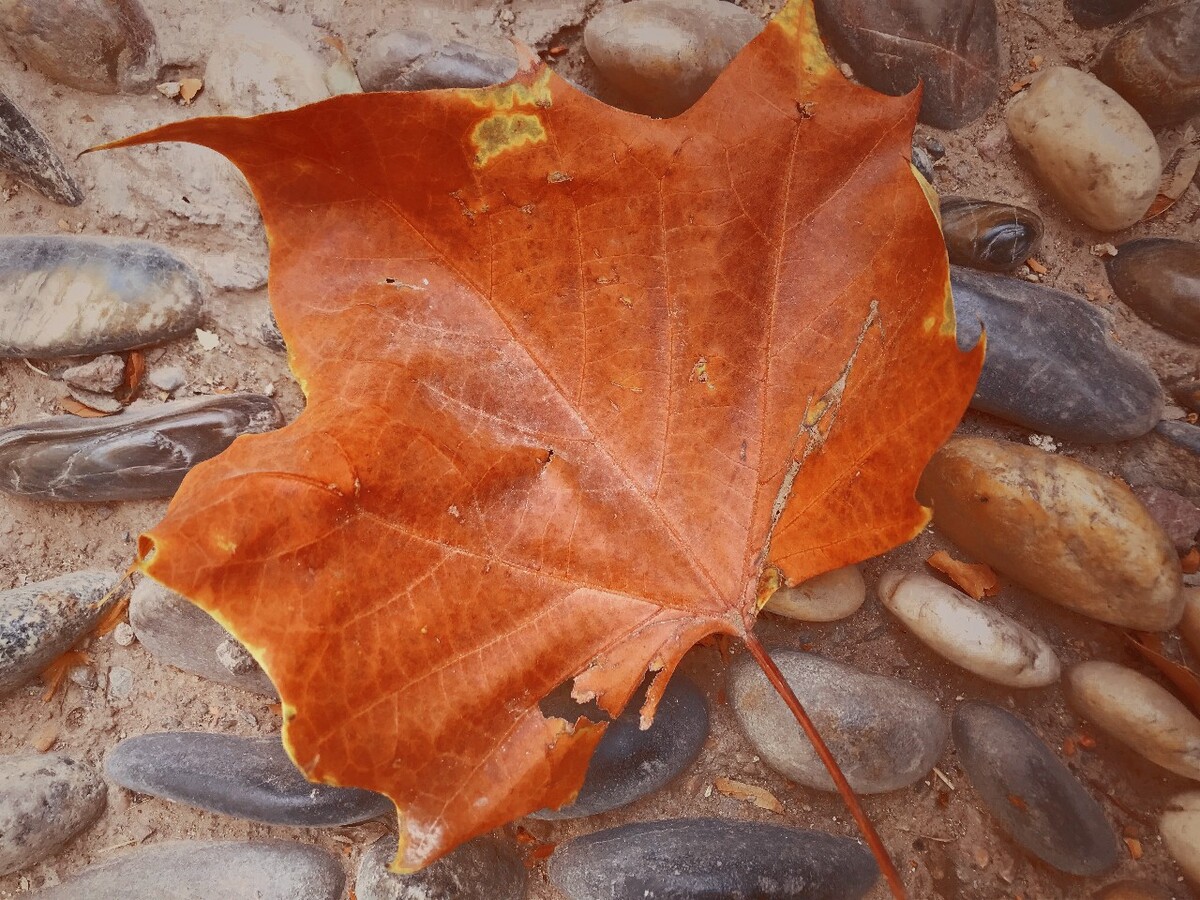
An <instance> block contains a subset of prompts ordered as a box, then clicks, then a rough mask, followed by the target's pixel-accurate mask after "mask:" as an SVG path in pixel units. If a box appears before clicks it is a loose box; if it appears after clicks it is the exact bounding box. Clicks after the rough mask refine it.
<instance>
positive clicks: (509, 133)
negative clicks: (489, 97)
mask: <svg viewBox="0 0 1200 900" xmlns="http://www.w3.org/2000/svg"><path fill="white" fill-rule="evenodd" d="M544 140H546V129H545V128H543V127H542V120H541V119H539V118H538V117H537V116H534V115H530V114H529V113H519V112H513V113H496V114H494V115H491V116H488V117H487V118H486V119H484V120H483V121H482V122H480V123H479V124H478V125H476V126H475V130H474V131H472V132H471V143H472V144H473V145H474V146H475V149H476V151H477V152H476V153H475V165H476V166H481V167H482V166H486V165H487V164H488V163H489V162H491V161H492V160H493V159H495V158H496V157H497V156H499V155H500V154H501V153H503V152H504V151H505V150H515V149H517V148H518V147H523V146H525V145H526V144H540V143H541V142H542V141H544Z"/></svg>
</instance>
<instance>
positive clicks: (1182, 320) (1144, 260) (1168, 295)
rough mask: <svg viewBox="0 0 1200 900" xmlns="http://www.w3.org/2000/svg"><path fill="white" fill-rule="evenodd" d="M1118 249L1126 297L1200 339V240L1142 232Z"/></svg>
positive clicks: (1115, 274) (1184, 336) (1120, 288)
mask: <svg viewBox="0 0 1200 900" xmlns="http://www.w3.org/2000/svg"><path fill="white" fill-rule="evenodd" d="M1196 8H1197V10H1198V11H1200V6H1197V7H1196ZM1196 46H1198V47H1200V42H1198V43H1197V45H1196ZM1196 55H1197V56H1198V57H1200V51H1198V52H1197V54H1196ZM1117 251H1118V252H1117V255H1116V256H1114V257H1111V258H1110V259H1106V260H1105V261H1104V268H1105V269H1106V270H1107V272H1108V280H1109V283H1110V284H1111V285H1112V287H1113V290H1114V291H1115V292H1116V295H1117V296H1118V297H1120V298H1121V302H1123V303H1124V304H1125V305H1126V306H1128V307H1129V308H1130V309H1132V310H1133V311H1134V312H1135V313H1137V314H1138V315H1139V316H1141V317H1142V318H1143V319H1145V320H1146V321H1147V322H1150V323H1151V324H1152V325H1156V326H1158V327H1159V328H1161V329H1162V330H1163V331H1166V332H1167V333H1168V334H1173V335H1175V337H1177V338H1180V339H1181V340H1185V341H1189V342H1191V343H1193V344H1200V243H1196V242H1195V241H1184V240H1178V239H1175V238H1139V239H1138V240H1135V241H1127V242H1126V243H1124V244H1121V246H1120V247H1118V248H1117Z"/></svg>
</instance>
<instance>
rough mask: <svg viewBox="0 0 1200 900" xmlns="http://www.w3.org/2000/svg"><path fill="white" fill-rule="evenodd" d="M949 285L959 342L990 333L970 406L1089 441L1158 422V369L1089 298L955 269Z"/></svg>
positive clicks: (1126, 435)
mask: <svg viewBox="0 0 1200 900" xmlns="http://www.w3.org/2000/svg"><path fill="white" fill-rule="evenodd" d="M950 282H951V286H952V289H953V292H954V311H955V315H956V317H957V319H958V343H959V346H960V347H963V348H964V349H966V348H968V347H972V346H974V345H975V343H976V342H977V341H978V340H979V335H980V328H981V326H982V327H983V328H986V329H987V359H986V361H985V362H984V364H983V374H982V375H981V376H980V379H979V384H978V386H977V387H976V389H975V398H974V399H973V400H972V401H971V406H972V408H974V409H978V410H982V411H983V412H987V413H991V414H992V415H995V416H999V417H1000V418H1002V419H1007V420H1009V421H1010V422H1016V423H1017V424H1018V425H1023V426H1024V427H1026V428H1029V429H1032V430H1034V431H1038V432H1047V433H1049V434H1052V435H1054V436H1055V437H1057V438H1061V439H1063V440H1068V441H1077V442H1079V443H1084V444H1101V443H1109V442H1114V441H1124V440H1129V439H1131V438H1135V437H1138V436H1140V435H1143V434H1145V433H1146V432H1148V431H1149V430H1150V429H1151V428H1153V427H1154V423H1155V422H1157V421H1158V420H1159V416H1160V415H1161V413H1162V409H1163V395H1162V388H1161V387H1160V386H1159V384H1158V379H1156V378H1155V376H1154V372H1153V371H1151V369H1150V367H1149V366H1147V365H1146V364H1145V363H1144V362H1142V361H1141V360H1140V359H1138V358H1137V357H1135V356H1133V355H1132V354H1131V353H1129V352H1128V351H1126V350H1124V349H1122V348H1121V347H1120V346H1118V345H1117V344H1116V343H1115V342H1114V341H1113V340H1112V338H1111V337H1110V336H1109V332H1110V326H1109V322H1108V319H1107V318H1105V316H1104V314H1103V313H1102V312H1101V311H1100V310H1098V309H1096V308H1095V307H1094V306H1092V305H1091V304H1089V303H1088V302H1087V301H1086V300H1083V299H1081V298H1079V297H1073V296H1071V295H1070V294H1064V293H1063V292H1061V291H1056V290H1053V289H1051V288H1047V287H1042V286H1040V285H1035V284H1031V283H1029V282H1027V281H1021V280H1018V279H1016V278H1005V277H1003V276H1000V275H985V274H982V273H979V272H972V271H971V270H969V269H962V268H958V267H953V268H952V269H951V278H950Z"/></svg>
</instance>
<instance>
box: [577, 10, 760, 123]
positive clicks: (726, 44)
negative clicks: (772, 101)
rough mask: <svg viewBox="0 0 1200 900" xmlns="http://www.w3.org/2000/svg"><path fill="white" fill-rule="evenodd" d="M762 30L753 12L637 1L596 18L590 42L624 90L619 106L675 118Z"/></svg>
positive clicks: (586, 35)
mask: <svg viewBox="0 0 1200 900" xmlns="http://www.w3.org/2000/svg"><path fill="white" fill-rule="evenodd" d="M762 30H763V23H762V20H760V19H759V18H758V17H757V16H755V15H754V14H753V13H751V12H749V11H747V10H744V9H742V8H740V7H738V6H736V5H735V4H733V3H723V2H721V0H633V2H631V3H624V4H619V5H616V6H610V7H608V8H607V9H605V10H603V11H602V12H600V13H598V14H597V15H595V16H593V17H592V19H591V20H590V21H589V22H588V23H587V25H586V26H585V27H584V30H583V43H584V46H585V47H586V48H587V52H588V56H590V57H591V58H592V61H593V62H594V63H595V64H596V67H597V68H598V69H599V70H600V73H601V74H602V75H603V76H604V77H605V79H606V80H607V81H608V82H609V83H611V84H612V85H613V86H614V87H616V88H617V89H619V90H620V91H621V96H620V97H619V98H616V99H617V101H618V102H617V104H616V105H618V106H622V107H624V108H626V109H629V110H632V111H634V112H640V113H645V114H646V115H652V116H674V115H678V114H679V113H681V112H683V111H684V110H685V109H687V108H688V107H689V106H691V105H692V104H693V103H695V102H696V101H697V100H699V99H700V97H701V95H702V94H703V93H704V92H705V91H707V90H708V89H709V87H711V86H712V83H713V82H714V81H716V79H717V76H718V75H720V74H721V72H722V71H724V69H725V67H726V66H727V65H729V63H730V61H731V60H732V59H733V58H734V57H735V56H737V54H738V51H740V50H741V49H742V47H744V46H745V45H746V44H748V43H749V42H750V41H751V40H753V39H754V38H755V37H757V36H758V34H759V32H761V31H762Z"/></svg>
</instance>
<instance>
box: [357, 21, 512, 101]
mask: <svg viewBox="0 0 1200 900" xmlns="http://www.w3.org/2000/svg"><path fill="white" fill-rule="evenodd" d="M516 71H517V60H516V57H515V56H514V55H513V54H511V53H509V54H499V53H489V52H487V51H485V50H481V49H479V48H477V47H472V46H470V45H468V44H463V43H460V42H458V41H445V42H443V41H438V40H435V39H434V38H433V37H431V36H430V35H428V34H426V33H425V32H423V31H416V30H411V29H410V30H404V31H388V32H384V33H382V34H377V35H375V36H374V37H373V38H371V39H370V40H369V41H367V43H366V45H365V46H364V47H363V51H362V55H361V56H360V58H359V60H358V79H359V81H360V82H362V86H363V89H364V90H367V91H424V90H429V89H431V88H477V87H487V86H488V85H491V84H499V83H500V82H502V81H507V80H508V79H509V78H511V77H512V76H513V74H514V73H515V72H516Z"/></svg>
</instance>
